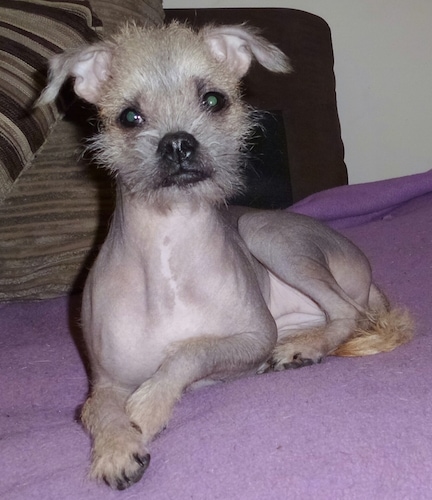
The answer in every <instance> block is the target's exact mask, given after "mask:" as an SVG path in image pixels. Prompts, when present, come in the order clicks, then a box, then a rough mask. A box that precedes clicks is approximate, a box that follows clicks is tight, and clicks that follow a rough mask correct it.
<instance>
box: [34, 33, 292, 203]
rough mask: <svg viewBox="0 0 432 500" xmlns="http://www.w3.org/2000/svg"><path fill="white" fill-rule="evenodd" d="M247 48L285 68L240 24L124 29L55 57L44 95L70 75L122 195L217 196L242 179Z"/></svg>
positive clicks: (163, 198) (162, 199)
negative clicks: (89, 105) (95, 122)
mask: <svg viewBox="0 0 432 500" xmlns="http://www.w3.org/2000/svg"><path fill="white" fill-rule="evenodd" d="M223 28H225V31H224V29H223ZM253 55H254V56H255V57H256V58H257V59H258V60H259V61H260V62H261V63H262V64H264V65H266V66H267V67H269V69H271V70H273V71H286V70H287V69H288V65H287V61H286V58H285V56H284V55H283V54H282V53H281V52H280V51H278V49H276V48H275V47H274V46H272V45H271V44H269V43H268V42H267V41H265V40H264V39H262V38H261V37H259V36H257V35H256V34H255V33H254V32H253V31H252V30H250V29H249V30H248V29H246V28H243V27H220V28H213V27H207V28H204V29H203V30H201V31H200V32H198V33H196V32H194V31H193V30H191V29H189V28H188V27H186V26H184V25H180V24H178V23H172V24H170V25H168V26H165V27H163V28H157V29H144V28H138V27H136V26H126V27H125V28H124V29H123V30H122V31H121V32H120V33H119V34H118V35H117V36H116V37H114V39H113V40H111V41H108V42H102V43H100V44H97V45H95V46H91V47H89V48H86V49H84V50H81V51H79V52H74V53H70V54H67V55H66V56H65V55H62V56H57V59H56V60H54V61H53V64H52V68H51V84H50V86H48V88H47V90H46V91H45V94H46V95H47V94H49V93H50V91H51V93H53V92H56V91H58V88H59V85H60V84H61V83H62V82H63V80H64V79H65V78H66V76H68V75H69V74H71V75H72V76H75V91H76V93H77V94H78V95H80V96H81V97H83V98H85V99H86V100H88V101H90V102H93V103H94V104H96V105H97V106H98V108H99V112H100V117H101V120H102V132H101V133H100V134H99V135H98V136H97V137H96V138H95V140H94V141H93V145H92V146H91V148H92V149H93V150H94V151H95V153H96V155H97V157H98V159H99V161H100V162H101V163H102V165H104V166H105V167H106V168H108V169H109V170H110V171H112V172H113V173H114V175H115V176H116V178H117V180H118V182H120V183H121V184H122V185H123V186H124V187H125V188H126V190H127V191H128V192H130V193H133V194H136V195H139V196H141V197H143V198H145V199H146V200H149V201H152V202H153V203H160V204H164V205H166V204H167V203H172V202H173V201H178V200H179V199H181V198H184V199H190V198H191V197H194V198H197V199H199V200H205V201H207V202H210V203H217V202H221V201H223V200H225V199H226V198H227V197H229V196H231V195H233V194H234V193H235V192H236V191H237V190H239V189H240V188H241V186H242V176H241V173H240V152H241V150H242V148H243V146H244V143H245V140H246V138H247V136H248V132H249V130H250V125H251V123H250V120H249V113H248V110H247V108H246V107H245V105H244V104H243V103H242V101H241V99H240V93H239V80H240V79H241V77H242V76H243V74H244V73H245V72H246V71H247V69H248V68H249V65H250V62H251V59H252V56H253ZM51 98H52V96H48V97H45V98H44V97H43V98H42V101H43V100H44V99H45V101H48V100H51Z"/></svg>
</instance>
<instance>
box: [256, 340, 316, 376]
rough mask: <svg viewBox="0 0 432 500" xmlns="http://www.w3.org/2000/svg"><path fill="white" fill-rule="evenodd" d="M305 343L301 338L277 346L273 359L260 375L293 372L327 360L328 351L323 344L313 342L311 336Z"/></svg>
mask: <svg viewBox="0 0 432 500" xmlns="http://www.w3.org/2000/svg"><path fill="white" fill-rule="evenodd" d="M306 340H307V341H306V342H303V339H302V338H301V337H294V338H288V339H286V340H285V342H283V343H281V344H279V345H277V346H276V347H275V349H274V351H273V354H272V357H271V359H270V360H269V361H267V362H266V363H265V365H266V366H264V365H263V366H262V367H260V369H259V373H266V372H270V371H276V372H278V371H282V370H291V369H295V368H302V367H304V366H310V365H314V364H316V363H321V362H322V360H323V359H324V358H325V355H326V350H325V349H324V347H323V345H322V342H311V336H310V335H309V336H308V337H306Z"/></svg>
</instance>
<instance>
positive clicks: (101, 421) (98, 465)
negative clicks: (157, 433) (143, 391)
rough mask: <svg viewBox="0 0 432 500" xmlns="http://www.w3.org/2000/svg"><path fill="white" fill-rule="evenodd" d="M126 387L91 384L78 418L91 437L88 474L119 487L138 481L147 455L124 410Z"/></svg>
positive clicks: (148, 459) (135, 428)
mask: <svg viewBox="0 0 432 500" xmlns="http://www.w3.org/2000/svg"><path fill="white" fill-rule="evenodd" d="M129 395H130V391H127V390H124V389H122V388H119V387H115V386H113V385H98V384H97V383H96V384H95V385H94V387H93V390H92V394H91V396H90V397H89V398H88V399H87V401H86V403H85V405H84V407H83V411H82V414H81V419H82V422H83V424H84V426H85V427H86V428H87V430H88V431H89V432H90V434H91V435H92V437H93V448H92V467H91V472H90V474H91V476H92V477H93V478H94V479H100V480H104V481H105V482H106V483H107V484H108V485H109V486H111V487H112V488H115V489H118V490H123V489H125V488H127V487H128V486H130V485H131V484H133V483H135V482H136V481H139V480H140V479H141V477H142V475H143V474H144V471H145V470H146V468H147V466H148V464H149V461H150V455H149V453H148V451H147V449H146V447H145V444H144V440H143V436H142V433H141V430H140V429H139V427H138V426H136V425H135V424H133V423H132V422H131V421H130V419H129V417H128V416H127V415H126V412H125V404H126V400H127V398H128V396H129Z"/></svg>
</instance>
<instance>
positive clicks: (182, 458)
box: [0, 171, 432, 500]
mask: <svg viewBox="0 0 432 500" xmlns="http://www.w3.org/2000/svg"><path fill="white" fill-rule="evenodd" d="M294 210H296V211H298V212H302V213H306V214H309V215H313V216H315V217H318V218H320V219H322V220H324V221H328V222H329V223H331V224H332V225H333V226H334V227H336V228H339V229H341V230H342V231H343V232H344V233H345V234H346V235H348V236H349V237H350V238H351V239H353V240H354V241H355V242H356V243H357V244H358V245H359V246H360V247H361V248H362V249H363V250H364V251H365V252H366V254H367V255H368V256H369V258H370V260H371V262H372V265H373V268H374V274H375V280H376V281H377V283H378V284H379V285H380V286H381V287H382V288H383V289H384V290H385V291H386V292H387V294H388V295H389V297H390V299H391V300H392V301H393V302H394V303H396V304H400V305H402V306H405V307H407V308H409V309H410V310H411V312H412V315H413V316H414V318H415V321H416V337H415V339H414V340H413V341H412V342H411V343H410V344H408V345H406V346H403V347H400V348H399V349H397V350H396V351H393V352H392V353H388V354H380V355H376V356H371V357H365V358H352V359H349V358H329V359H327V360H326V361H325V362H324V363H323V364H321V365H317V366H311V367H306V368H302V369H301V370H294V371H287V372H282V373H272V374H266V375H261V376H255V377H248V378H243V379H240V380H237V381H235V382H232V383H226V384H220V385H216V386H212V387H207V388H203V389H200V390H198V391H195V392H191V393H187V394H186V395H185V396H184V397H183V399H182V400H181V402H180V403H179V404H178V406H177V407H176V409H175V412H174V415H173V418H172V420H171V422H170V424H169V426H168V428H167V429H166V430H165V431H164V432H163V433H162V434H161V435H160V436H159V438H158V439H157V440H156V441H155V442H154V443H153V445H152V462H151V465H150V467H149V469H148V471H147V472H146V474H145V476H144V478H143V480H142V481H141V482H140V483H138V484H137V485H135V486H134V487H132V488H131V489H129V490H127V491H125V492H115V491H111V490H109V489H108V488H107V487H106V486H104V485H97V484H94V483H92V482H90V481H89V480H88V479H87V477H86V472H87V470H88V464H89V450H90V442H89V438H88V436H87V435H86V434H85V432H84V431H83V430H82V428H81V426H80V424H79V423H78V422H77V419H76V414H77V407H78V405H79V404H81V403H82V402H83V401H84V400H85V397H86V392H87V377H86V372H85V370H84V368H83V364H82V362H81V359H80V356H79V354H78V352H79V350H78V348H77V343H78V342H79V329H78V326H77V318H78V314H79V313H78V311H79V299H78V298H76V297H75V298H74V297H73V298H60V299H55V300H49V301H43V302H33V303H11V304H0V330H1V336H0V419H1V420H0V461H1V467H0V498H4V499H7V500H14V499H20V500H29V499H38V500H41V499H43V500H50V499H53V500H54V499H55V500H64V499H73V500H81V499H103V500H109V499H117V498H118V499H135V498H137V499H138V498H143V499H144V498H145V499H147V500H153V499H155V500H162V499H164V500H165V499H176V500H183V499H196V500H206V499H209V500H213V499H214V500H216V499H221V500H231V499H242V500H246V499H247V500H254V499H257V500H258V499H259V500H263V499H273V498H274V499H285V498H292V499H302V498H313V499H330V498H331V499H336V500H337V499H350V500H355V499H362V500H364V499H380V500H381V499H396V500H399V499H414V498H416V499H426V498H432V364H431V359H432V304H431V297H432V171H430V172H427V173H424V174H419V175H414V176H409V177H405V178H400V179H394V180H389V181H382V182H376V183H371V184H364V185H356V186H349V187H342V188H336V189H333V190H330V191H327V192H324V193H320V194H317V195H314V196H312V197H310V198H308V199H307V200H304V201H303V202H301V203H298V204H297V205H296V206H295V207H294Z"/></svg>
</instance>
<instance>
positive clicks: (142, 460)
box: [133, 453, 150, 469]
mask: <svg viewBox="0 0 432 500" xmlns="http://www.w3.org/2000/svg"><path fill="white" fill-rule="evenodd" d="M133 457H134V460H135V462H136V463H137V464H138V465H139V466H140V467H142V468H143V469H147V467H148V466H149V464H150V455H149V454H148V453H147V454H146V455H144V456H142V457H141V456H139V455H138V453H135V455H134V456H133Z"/></svg>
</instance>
